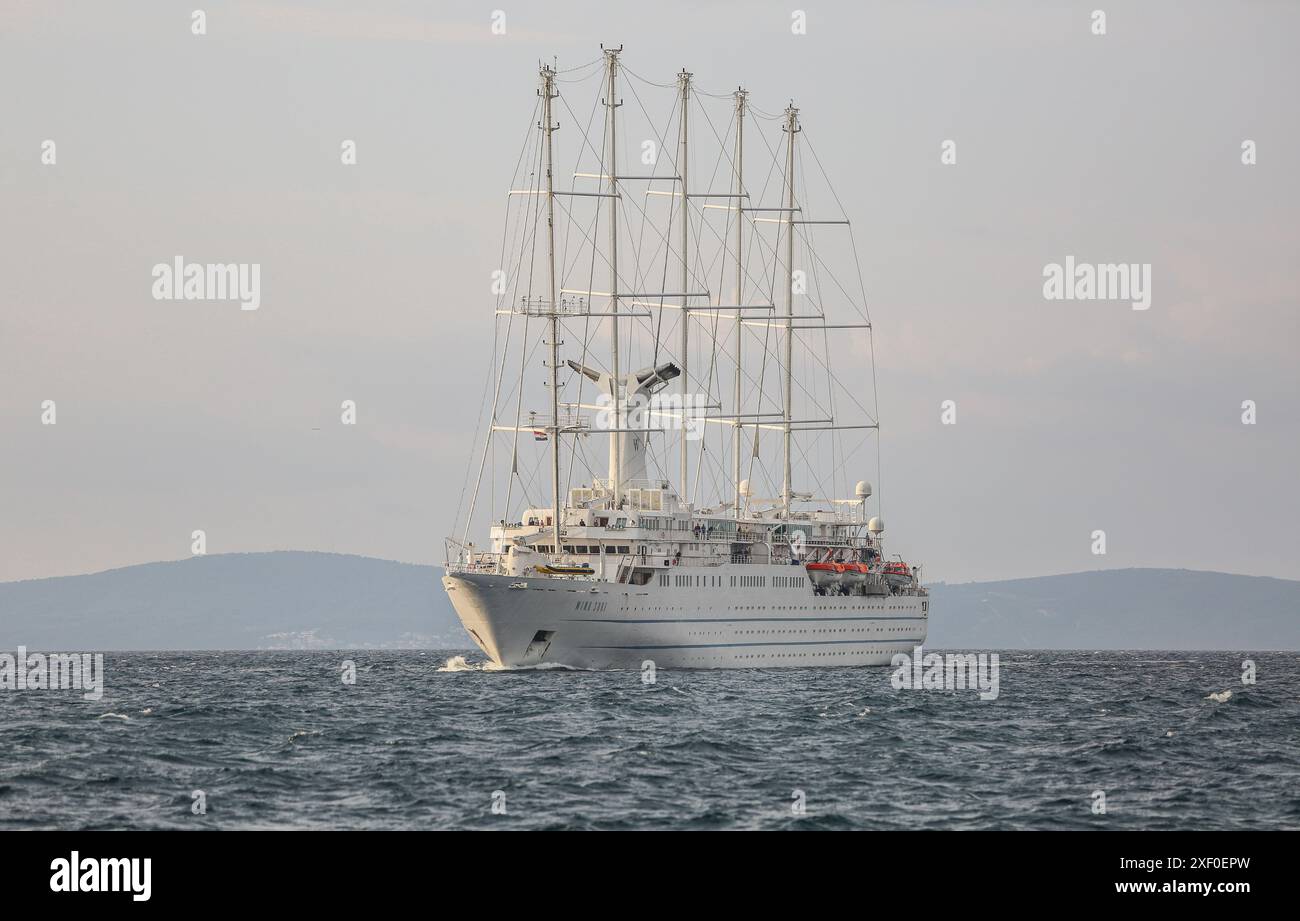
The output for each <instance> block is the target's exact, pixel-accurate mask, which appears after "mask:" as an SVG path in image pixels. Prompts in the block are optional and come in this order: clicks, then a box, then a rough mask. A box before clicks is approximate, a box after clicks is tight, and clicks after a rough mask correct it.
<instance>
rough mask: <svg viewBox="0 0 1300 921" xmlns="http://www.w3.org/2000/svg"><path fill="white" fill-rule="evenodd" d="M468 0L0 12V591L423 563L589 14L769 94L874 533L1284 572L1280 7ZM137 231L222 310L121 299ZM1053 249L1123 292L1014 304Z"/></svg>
mask: <svg viewBox="0 0 1300 921" xmlns="http://www.w3.org/2000/svg"><path fill="white" fill-rule="evenodd" d="M508 2H509V0H493V2H490V3H483V4H474V3H437V4H432V3H423V2H389V3H383V2H374V3H367V4H356V3H348V2H324V0H321V2H301V3H281V2H271V0H264V2H252V0H250V2H235V0H211V2H201V0H195V3H194V4H193V5H186V6H181V5H179V4H176V3H170V2H157V3H154V2H114V3H105V2H84V3H77V2H24V0H6V2H5V3H4V4H3V5H0V84H3V85H4V86H5V87H6V90H5V92H4V93H3V94H2V95H0V279H2V283H0V580H14V579H27V578H35V577H42V576H52V575H63V574H70V573H81V572H89V571H95V570H101V569H106V568H110V567H115V566H122V565H127V564H131V563H140V562H149V561H154V560H160V559H176V558H181V557H184V556H187V555H188V554H189V552H190V535H191V532H192V531H193V530H195V529H203V530H205V531H206V533H207V539H208V545H207V550H208V552H209V553H220V552H235V551H259V550H272V549H317V550H333V551H339V552H348V553H359V554H367V555H372V556H379V557H388V558H392V559H398V560H405V561H413V562H423V563H432V562H437V561H440V560H441V559H442V537H443V536H444V535H445V534H448V533H450V532H451V531H452V529H453V527H454V521H453V518H454V514H455V510H456V507H457V503H458V500H459V498H460V490H461V484H462V482H463V480H464V474H465V470H466V467H467V465H468V463H469V458H470V451H471V444H470V440H471V433H472V432H473V430H474V427H475V423H476V415H477V411H478V404H477V397H478V394H479V393H480V392H481V387H482V380H483V368H484V367H485V365H486V363H487V361H488V359H489V354H490V349H491V335H492V310H493V307H494V301H493V298H492V296H491V293H490V291H489V283H490V277H489V276H490V273H491V272H492V270H493V269H494V268H496V266H497V264H498V262H499V253H500V247H501V230H502V228H501V220H502V217H503V198H502V193H503V191H504V189H505V188H506V186H507V185H508V183H509V181H510V177H511V175H512V173H513V170H514V166H515V159H516V157H517V156H518V152H519V141H520V138H521V137H522V134H523V132H524V131H525V130H526V129H527V126H528V124H529V120H530V118H531V117H532V111H533V105H534V103H535V101H536V96H535V86H536V74H537V63H538V61H539V59H542V58H546V59H550V58H551V57H552V56H554V57H555V58H556V59H557V60H558V63H559V66H560V67H561V68H563V67H566V66H572V65H576V64H582V63H586V62H587V61H590V60H592V59H594V58H597V57H598V56H599V54H600V50H599V43H600V42H602V41H604V42H607V43H613V44H617V43H620V42H621V43H623V44H624V45H625V46H626V50H625V52H624V59H625V62H626V64H627V65H628V66H629V67H630V68H632V69H633V70H635V71H636V72H638V73H640V74H642V75H645V76H647V77H651V78H657V79H660V80H662V81H664V82H671V80H672V77H673V75H674V74H675V73H676V72H677V71H678V70H679V69H681V68H682V67H683V66H685V67H687V68H689V69H690V70H692V71H693V72H694V74H695V79H696V82H697V85H698V86H700V87H702V88H703V89H705V90H708V91H712V92H718V93H724V92H729V91H730V90H731V89H733V88H734V87H735V86H736V85H738V84H741V83H743V84H744V85H745V86H746V87H747V88H748V89H749V90H750V92H751V99H752V100H753V102H754V103H755V104H756V105H758V106H760V107H762V108H765V109H767V110H769V111H773V110H779V109H780V108H781V106H783V105H784V103H785V102H786V100H787V99H790V98H793V99H795V100H796V101H797V102H798V104H799V105H800V106H801V109H802V116H803V119H804V123H805V125H806V126H807V127H808V128H809V129H810V132H812V131H815V137H816V138H817V141H816V143H817V151H818V154H819V155H820V156H821V158H822V159H823V162H824V163H825V166H826V168H827V170H828V171H829V172H830V173H831V175H832V176H833V177H834V178H835V180H836V185H837V191H838V192H839V194H840V197H841V199H842V200H843V203H844V206H845V209H846V210H847V211H848V212H849V213H850V215H851V216H852V217H853V219H854V222H855V227H856V232H857V234H858V246H859V250H860V254H861V257H862V263H863V266H862V267H863V272H864V275H865V278H866V287H867V290H868V294H869V297H870V303H871V311H872V318H873V320H874V322H875V324H876V349H877V357H878V359H879V367H880V400H881V419H882V435H883V476H882V477H881V484H882V486H883V490H882V493H883V498H884V508H885V513H886V518H887V520H888V523H889V532H888V534H887V536H888V538H889V542H890V550H891V551H894V552H899V553H902V554H903V555H904V556H905V557H907V558H908V559H914V560H920V561H924V562H925V563H926V564H927V568H928V572H927V575H928V577H929V578H936V579H946V580H948V581H963V580H969V579H981V580H982V579H994V578H1005V577H1015V576H1031V575H1043V574H1049V573H1056V572H1066V571H1076V570H1081V569H1092V568H1100V567H1106V568H1109V567H1127V566H1173V567H1187V568H1197V569H1216V570H1224V571H1230V572H1241V573H1250V574H1261V575H1273V576H1280V577H1286V578H1298V577H1300V562H1298V557H1300V539H1298V538H1297V518H1298V517H1300V515H1298V513H1300V502H1298V500H1297V492H1296V488H1295V478H1296V476H1297V473H1296V471H1297V470H1300V434H1298V433H1300V410H1298V409H1297V403H1296V400H1297V390H1298V389H1300V388H1298V387H1297V384H1298V383H1300V371H1298V370H1297V369H1298V368H1300V361H1297V353H1298V351H1300V321H1298V320H1297V308H1298V307H1300V305H1298V304H1297V300H1298V294H1297V291H1298V287H1297V274H1298V269H1297V266H1298V265H1300V246H1298V243H1300V230H1297V215H1298V214H1300V209H1298V207H1297V206H1300V179H1298V178H1297V163H1298V155H1300V143H1298V142H1300V120H1298V119H1297V117H1296V116H1297V106H1296V99H1295V92H1296V87H1297V86H1300V73H1298V71H1300V55H1297V54H1296V41H1295V36H1296V35H1297V34H1300V7H1297V6H1296V5H1295V4H1293V3H1282V2H1279V3H1268V2H1256V3H1208V2H1206V3H1197V2H1177V3H1175V2H1166V3H1161V2H1143V3H1104V2H1103V0H1088V2H1082V3H1067V2H1042V0H1034V2H1023V3H1010V2H1008V3H994V4H981V5H979V6H978V8H977V7H976V5H975V4H951V3H946V2H945V3H911V2H908V3H903V2H899V3H843V4H832V3H811V2H809V3H806V4H803V6H802V8H803V9H804V10H805V11H806V14H807V34H804V35H796V34H793V33H792V31H791V12H792V9H794V8H795V4H794V3H785V4H756V3H750V2H735V3H719V2H701V0H693V2H690V3H683V4H677V3H673V2H665V3H655V4H636V5H628V4H614V3H608V2H600V3H581V4H579V3H574V4H558V3H544V2H529V3H522V4H519V5H517V6H510V5H508ZM193 6H197V7H199V8H201V9H203V10H204V11H205V12H206V14H207V34H206V35H194V34H193V33H192V29H191V24H192V20H191V16H190V10H191V8H192V7H193ZM1098 6H1102V7H1104V8H1105V10H1106V13H1107V19H1106V34H1105V35H1095V34H1093V31H1092V27H1093V23H1092V19H1091V12H1092V10H1093V9H1094V8H1096V7H1098ZM501 8H504V12H505V24H506V30H505V34H504V35H495V34H493V32H492V22H493V19H492V17H493V11H494V10H495V9H501ZM345 138H350V139H354V140H355V141H356V143H357V164H356V165H355V166H345V165H343V164H341V163H340V143H341V141H342V140H343V139H345ZM945 139H953V140H955V141H956V143H957V151H958V159H957V163H956V164H955V165H944V164H942V163H941V162H940V145H941V143H942V141H944V140H945ZM1247 139H1249V140H1253V141H1254V142H1255V144H1256V150H1257V163H1256V164H1255V165H1244V164H1243V163H1242V143H1243V141H1245V140H1247ZM47 140H53V141H54V142H55V148H54V150H55V153H56V158H55V162H54V163H53V164H50V163H43V162H42V152H43V146H42V145H43V143H44V142H45V141H47ZM178 255H180V256H183V257H185V258H186V259H187V260H191V261H196V262H248V263H259V264H260V265H261V288H262V293H261V306H260V309H258V310H257V311H241V310H240V309H239V307H238V305H237V304H234V303H231V302H220V301H207V302H201V301H199V302H195V301H191V302H185V301H165V300H155V299H154V298H153V297H152V296H151V287H152V284H153V278H152V276H151V270H152V268H153V266H154V265H155V264H156V263H160V262H164V263H170V262H171V261H172V260H173V259H174V258H175V257H176V256H178ZM1067 255H1072V256H1074V257H1075V258H1076V259H1078V260H1079V261H1083V262H1093V263H1108V262H1132V263H1150V264H1151V266H1152V288H1153V290H1152V300H1151V307H1150V309H1149V310H1146V311H1134V310H1132V309H1131V308H1130V307H1129V305H1128V304H1127V303H1116V302H1105V301H1048V300H1045V299H1044V297H1043V294H1042V285H1043V277H1042V272H1043V267H1044V265H1046V264H1048V263H1051V262H1062V261H1064V259H1065V257H1066V256H1067ZM345 399H352V400H355V401H356V403H357V414H358V424H357V425H355V426H344V425H341V424H340V421H339V416H340V409H339V407H340V403H341V401H343V400H345ZM47 400H53V401H54V402H55V405H56V407H57V423H56V424H55V425H43V424H42V403H43V402H44V401H47ZM944 400H953V401H955V402H956V404H957V414H958V415H957V424H955V425H943V424H941V419H940V406H941V403H942V402H943V401H944ZM1245 400H1253V401H1255V403H1256V406H1257V414H1258V415H1257V423H1256V424H1254V425H1243V424H1242V420H1241V417H1242V409H1241V405H1242V402H1243V401H1245ZM1098 529H1101V530H1104V531H1105V532H1106V536H1107V553H1106V555H1105V556H1097V555H1094V554H1093V553H1092V543H1093V542H1092V532H1093V531H1094V530H1098Z"/></svg>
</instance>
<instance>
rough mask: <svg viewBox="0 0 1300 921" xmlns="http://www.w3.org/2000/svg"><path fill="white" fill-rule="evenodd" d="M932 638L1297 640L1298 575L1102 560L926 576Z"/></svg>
mask: <svg viewBox="0 0 1300 921" xmlns="http://www.w3.org/2000/svg"><path fill="white" fill-rule="evenodd" d="M930 592H931V595H932V597H933V598H934V603H933V604H932V605H931V610H932V614H931V626H930V641H929V645H931V646H939V647H948V648H957V649H969V648H980V647H987V648H999V649H1226V650H1234V649H1242V650H1255V651H1259V650H1269V649H1300V582H1295V581H1291V580H1289V579H1270V578H1266V577H1263V576H1237V575H1231V574H1229V573H1222V572H1200V571H1196V570H1190V569H1100V570H1094V571H1092V572H1075V573H1069V574H1068V575H1061V576H1042V577H1039V578H1036V579H1013V580H1010V581H1006V582H968V583H965V584H962V585H935V586H931V589H930Z"/></svg>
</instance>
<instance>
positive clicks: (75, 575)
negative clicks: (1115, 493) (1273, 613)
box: [0, 550, 1300, 587]
mask: <svg viewBox="0 0 1300 921" xmlns="http://www.w3.org/2000/svg"><path fill="white" fill-rule="evenodd" d="M277 554H297V555H303V556H334V557H343V558H346V559H354V560H370V561H373V562H376V563H391V564H393V565H395V566H415V567H425V568H429V569H442V564H441V563H414V562H411V561H410V560H394V559H392V558H390V557H386V556H372V555H371V554H368V553H345V552H342V551H339V550H230V551H227V552H225V553H205V554H199V555H191V556H185V557H177V558H176V559H174V560H146V561H144V562H142V563H124V564H122V565H121V566H110V567H108V568H107V569H93V570H91V571H90V572H72V573H61V574H57V575H52V576H31V577H29V578H26V579H7V580H0V586H4V585H21V584H23V583H27V582H48V581H51V580H53V579H79V578H84V577H86V576H102V575H106V574H108V573H113V572H121V571H122V570H125V569H141V568H144V567H148V566H166V565H169V564H172V563H188V562H191V561H195V560H202V559H214V558H219V557H251V556H275V555H277ZM1129 571H1137V572H1189V573H1207V574H1212V575H1218V576H1239V577H1242V578H1247V579H1273V580H1275V581H1278V582H1300V576H1297V577H1296V578H1294V579H1292V578H1288V577H1286V576H1267V575H1259V574H1257V573H1247V572H1228V571H1226V570H1222V569H1192V568H1188V567H1184V566H1118V567H1111V568H1101V569H1074V570H1070V571H1069V572H1053V573H1042V574H1040V575H1035V576H1010V577H1006V578H1002V579H967V580H965V581H962V582H949V581H947V580H944V579H937V580H934V581H927V582H926V583H925V584H926V585H927V586H932V585H943V586H948V587H956V586H963V585H990V584H992V583H995V582H998V583H1002V582H1029V581H1032V580H1034V579H1057V578H1063V577H1066V576H1082V575H1090V574H1093V573H1103V572H1129Z"/></svg>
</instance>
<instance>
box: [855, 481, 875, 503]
mask: <svg viewBox="0 0 1300 921" xmlns="http://www.w3.org/2000/svg"><path fill="white" fill-rule="evenodd" d="M853 494H854V495H855V496H857V497H858V498H859V499H865V498H867V497H868V496H870V495H871V484H870V483H868V482H867V481H866V480H858V485H857V486H855V487H853Z"/></svg>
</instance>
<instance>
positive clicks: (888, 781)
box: [0, 652, 1300, 829]
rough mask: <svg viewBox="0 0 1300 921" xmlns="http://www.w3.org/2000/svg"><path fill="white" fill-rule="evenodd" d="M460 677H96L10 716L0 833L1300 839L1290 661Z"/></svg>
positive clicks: (285, 664) (145, 664)
mask: <svg viewBox="0 0 1300 921" xmlns="http://www.w3.org/2000/svg"><path fill="white" fill-rule="evenodd" d="M452 655H453V653H448V652H425V653H420V652H356V653H332V652H275V653H270V652H268V653H247V652H229V653H109V654H108V655H107V656H106V671H107V690H106V693H105V695H104V698H103V700H101V701H98V702H87V701H83V700H81V699H80V697H79V695H78V693H76V692H72V691H67V692H50V691H39V690H29V691H0V727H2V728H0V733H2V738H0V743H2V744H0V827H3V828H66V829H97V828H416V829H422V828H785V827H800V828H882V829H887V828H908V829H911V828H1160V829H1200V828H1300V654H1296V653H1261V654H1257V655H1253V656H1250V658H1252V659H1254V661H1255V662H1256V665H1257V683H1256V684H1254V685H1250V686H1247V685H1243V684H1242V682H1241V674H1242V669H1241V663H1242V659H1243V658H1245V656H1243V655H1242V654H1238V653H1151V652H1136V653H1113V652H1096V653H1089V652H1033V653H1008V654H1004V655H1003V656H1002V662H1001V676H1000V695H999V697H998V698H997V699H996V700H993V701H987V702H986V701H981V700H980V699H979V697H978V696H977V694H975V693H972V692H969V691H951V692H949V691H909V690H901V691H900V690H894V689H893V688H892V687H891V686H890V681H889V678H890V674H891V671H890V669H887V668H874V669H842V668H828V669H773V670H770V671H762V670H756V671H748V670H746V671H711V672H709V671H664V670H660V672H659V673H658V680H657V682H656V683H655V684H653V685H645V684H643V683H642V680H641V675H640V673H638V672H605V673H596V672H570V671H557V670H550V671H531V672H488V671H483V670H480V669H476V668H461V667H457V666H456V664H455V663H453V667H452V668H451V669H448V668H447V664H448V660H449V657H450V656H452ZM465 656H466V658H469V659H470V661H471V663H472V662H473V661H474V658H475V656H473V655H471V654H469V653H465ZM345 658H350V659H352V660H354V661H355V662H356V664H357V680H356V683H355V684H354V685H351V686H348V685H345V684H344V683H343V682H342V681H341V680H340V664H341V662H342V661H343V660H344V659H345ZM1224 691H1231V692H1232V694H1231V696H1228V697H1226V698H1224V695H1223V694H1222V693H1221V692H1224ZM1211 694H1215V695H1217V696H1218V697H1220V698H1224V699H1213V698H1211V697H1210V695H1211ZM197 790H201V791H203V792H204V797H205V800H206V808H207V812H206V815H195V814H193V812H192V804H193V803H194V802H195V800H194V798H193V796H192V794H193V792H194V791H197ZM796 790H799V791H802V792H803V801H804V802H805V804H806V813H805V814H804V815H802V816H796V815H794V814H793V813H792V809H791V806H792V804H793V803H794V801H795V800H794V791H796ZM1098 790H1101V791H1104V793H1105V797H1106V813H1105V814H1104V815H1099V814H1094V812H1093V809H1094V803H1095V799H1094V791H1098ZM494 791H500V794H501V795H503V797H504V799H503V802H504V808H505V813H504V814H493V812H492V803H493V793H494ZM501 801H502V800H501V798H500V797H498V802H501Z"/></svg>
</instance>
